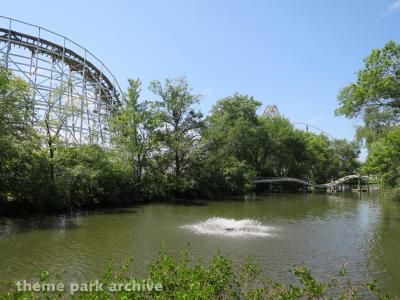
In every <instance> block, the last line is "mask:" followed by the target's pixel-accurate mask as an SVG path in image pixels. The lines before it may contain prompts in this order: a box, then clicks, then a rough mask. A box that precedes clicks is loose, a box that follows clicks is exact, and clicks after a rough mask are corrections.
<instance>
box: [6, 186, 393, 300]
mask: <svg viewBox="0 0 400 300" xmlns="http://www.w3.org/2000/svg"><path fill="white" fill-rule="evenodd" d="M185 225H192V226H194V227H189V228H188V227H185ZM274 229H277V230H274ZM193 230H194V231H193ZM199 230H200V231H202V230H203V231H204V230H205V231H207V230H208V233H209V231H210V230H211V231H218V234H198V231H199ZM196 231H197V232H196ZM221 233H223V234H221ZM249 233H250V234H255V235H269V234H272V235H274V234H275V236H267V237H265V236H263V237H261V236H260V237H255V238H244V237H243V234H247V235H248V234H249ZM235 235H236V236H235ZM187 243H190V244H191V249H192V250H191V251H192V254H193V255H195V256H201V257H204V258H207V257H209V256H211V255H212V254H214V253H216V252H217V251H218V250H221V252H222V253H223V254H225V255H227V256H229V257H231V258H232V259H234V261H236V262H244V261H246V260H247V257H248V256H249V255H250V256H252V257H253V258H254V260H255V261H256V262H257V263H258V264H260V265H261V266H262V267H263V269H264V270H265V273H266V274H267V275H269V276H271V277H273V278H276V279H281V280H289V278H290V276H289V274H288V272H287V270H288V269H289V268H290V267H292V266H293V265H295V264H297V265H299V264H301V265H305V266H307V267H309V268H311V269H312V270H313V272H314V273H315V274H316V275H317V276H318V277H320V278H323V277H326V276H328V274H331V273H332V272H335V271H337V270H338V268H339V267H340V266H341V264H343V263H344V262H348V268H349V272H350V274H351V275H352V276H354V278H355V279H356V280H358V281H363V280H364V279H365V277H366V276H368V275H371V276H378V277H379V278H380V279H381V281H382V284H383V285H384V286H385V288H386V289H387V290H389V291H390V292H391V293H393V294H397V295H400V285H399V284H398V283H399V282H400V275H399V274H400V272H399V271H400V258H399V253H400V203H395V202H388V201H386V202H385V201H379V200H378V198H377V195H374V194H367V193H364V194H363V195H362V198H361V199H358V195H357V194H353V193H348V194H346V193H338V194H337V195H326V194H301V195H285V196H260V195H257V197H248V198H246V199H245V200H238V199H235V200H230V201H229V200H226V201H215V202H202V201H196V202H195V203H182V202H181V203H174V204H149V205H143V206H136V207H132V208H124V209H118V210H103V211H98V212H93V213H88V212H86V213H81V214H77V215H72V216H49V217H34V218H27V219H26V218H25V219H24V218H18V219H7V218H2V219H0V279H29V278H32V277H34V276H35V275H36V273H37V270H39V269H48V270H50V271H52V272H56V273H62V274H63V278H64V280H66V281H72V280H74V281H76V280H78V281H83V280H87V279H89V278H98V277H100V276H101V274H102V272H103V271H104V269H105V266H106V264H107V262H108V259H110V258H114V259H115V260H117V261H120V260H123V259H124V258H126V257H128V256H130V257H133V258H134V259H135V265H134V268H133V270H134V272H136V273H138V274H139V273H141V274H143V273H144V272H145V270H146V265H147V264H148V262H149V261H150V260H151V258H152V257H154V256H155V255H156V254H157V252H158V250H159V247H160V246H162V245H164V247H165V248H166V250H167V251H168V252H169V253H170V254H172V255H173V256H175V257H178V256H179V253H180V252H181V251H182V250H183V249H185V248H186V245H187ZM0 289H1V288H0Z"/></svg>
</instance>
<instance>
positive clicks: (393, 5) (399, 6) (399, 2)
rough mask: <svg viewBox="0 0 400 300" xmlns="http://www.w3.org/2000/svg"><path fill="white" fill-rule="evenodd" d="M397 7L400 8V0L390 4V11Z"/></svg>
mask: <svg viewBox="0 0 400 300" xmlns="http://www.w3.org/2000/svg"><path fill="white" fill-rule="evenodd" d="M396 9H400V0H397V1H396V2H394V3H393V4H392V5H390V6H389V8H388V11H394V10H396Z"/></svg>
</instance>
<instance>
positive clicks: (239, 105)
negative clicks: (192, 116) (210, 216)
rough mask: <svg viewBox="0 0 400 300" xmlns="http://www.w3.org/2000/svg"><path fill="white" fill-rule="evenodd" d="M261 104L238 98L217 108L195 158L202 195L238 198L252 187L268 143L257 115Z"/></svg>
mask: <svg viewBox="0 0 400 300" xmlns="http://www.w3.org/2000/svg"><path fill="white" fill-rule="evenodd" d="M260 104H261V103H260V102H258V101H256V100H255V99H254V98H252V97H250V96H245V95H240V94H235V95H233V96H230V97H226V98H222V99H220V100H219V101H218V102H217V103H216V104H215V105H214V106H213V108H212V110H211V114H210V116H209V117H208V118H207V119H206V128H204V130H203V132H202V138H201V141H200V147H199V148H198V151H196V152H195V154H194V158H193V162H194V164H193V168H192V172H193V177H194V178H196V182H197V183H198V190H199V191H200V192H201V191H207V192H208V193H214V194H217V195H218V194H238V193H243V192H244V191H245V190H247V189H249V188H250V187H251V180H252V179H254V177H255V176H256V174H257V171H256V170H257V169H258V166H259V161H260V159H262V158H263V155H262V154H261V152H260V146H261V147H264V146H265V145H266V143H267V142H266V141H267V140H268V135H267V134H264V133H265V132H264V133H263V132H261V130H262V126H260V123H259V120H258V117H257V114H256V109H257V107H259V106H260ZM207 196H212V195H207Z"/></svg>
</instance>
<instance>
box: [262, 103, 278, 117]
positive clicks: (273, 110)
mask: <svg viewBox="0 0 400 300" xmlns="http://www.w3.org/2000/svg"><path fill="white" fill-rule="evenodd" d="M278 114H279V110H278V107H277V106H276V104H272V105H267V107H265V109H264V112H263V113H262V116H263V117H273V116H276V115H278Z"/></svg>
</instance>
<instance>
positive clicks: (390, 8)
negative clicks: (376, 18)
mask: <svg viewBox="0 0 400 300" xmlns="http://www.w3.org/2000/svg"><path fill="white" fill-rule="evenodd" d="M396 10H400V0H396V1H395V2H393V3H392V4H391V5H390V6H388V8H387V9H386V11H385V12H384V13H383V14H382V15H381V19H382V20H383V19H386V18H387V17H388V16H389V15H390V14H391V13H393V12H394V11H396Z"/></svg>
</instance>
